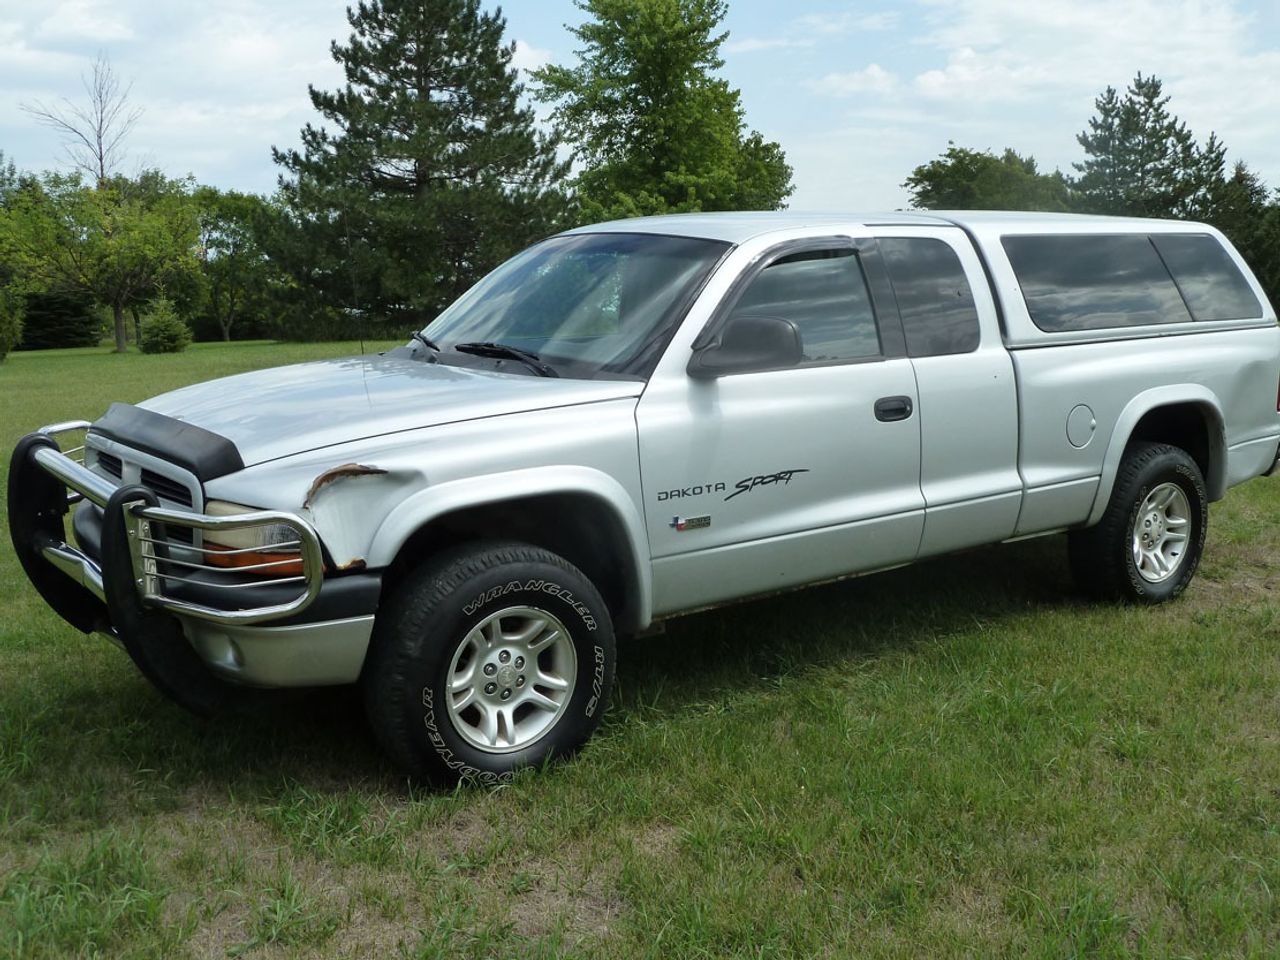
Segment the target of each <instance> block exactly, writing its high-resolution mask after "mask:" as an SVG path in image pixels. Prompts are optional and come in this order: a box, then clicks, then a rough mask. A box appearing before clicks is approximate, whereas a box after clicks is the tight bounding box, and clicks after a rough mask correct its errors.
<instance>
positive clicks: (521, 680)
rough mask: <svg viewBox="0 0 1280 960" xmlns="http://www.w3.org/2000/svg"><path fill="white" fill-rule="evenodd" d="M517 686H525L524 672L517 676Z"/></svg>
mask: <svg viewBox="0 0 1280 960" xmlns="http://www.w3.org/2000/svg"><path fill="white" fill-rule="evenodd" d="M516 686H517V687H523V686H524V674H523V673H522V674H520V676H518V677H516Z"/></svg>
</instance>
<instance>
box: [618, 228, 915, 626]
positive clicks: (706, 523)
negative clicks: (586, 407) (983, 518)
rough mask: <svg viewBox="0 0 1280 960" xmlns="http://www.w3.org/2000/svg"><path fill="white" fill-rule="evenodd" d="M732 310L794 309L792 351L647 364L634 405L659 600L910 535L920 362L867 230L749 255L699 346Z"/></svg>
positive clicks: (785, 572) (708, 591)
mask: <svg viewBox="0 0 1280 960" xmlns="http://www.w3.org/2000/svg"><path fill="white" fill-rule="evenodd" d="M741 316H756V317H761V316H768V317H779V318H782V319H785V320H788V321H790V322H791V323H793V324H794V325H795V327H796V329H797V330H798V332H799V334H800V339H801V345H802V354H803V359H802V360H801V361H800V363H799V364H798V365H794V366H790V367H786V368H781V369H779V368H774V369H770V368H769V366H768V365H767V364H764V365H762V369H759V370H754V371H752V372H743V373H736V374H732V375H725V376H719V377H717V378H715V379H696V378H694V377H691V376H688V375H687V374H685V375H684V376H674V375H673V376H665V377H656V378H655V379H653V380H651V381H650V385H649V388H648V389H647V390H646V391H645V394H644V396H643V397H642V398H641V400H640V403H639V405H638V407H637V411H636V417H637V426H638V434H639V449H640V468H641V478H642V484H643V489H644V497H645V514H646V523H647V526H648V534H649V543H650V547H651V551H652V555H653V568H654V612H655V614H656V615H663V614H667V613H674V612H677V611H681V610H687V609H692V608H696V607H700V606H705V605H708V604H712V603H717V602H720V601H724V600H730V599H733V598H736V597H742V596H748V595H751V594H757V593H764V592H768V591H772V590H778V589H783V588H786V587H791V586H795V585H799V584H804V583H810V582H814V581H818V580H823V579H828V578H833V577H838V576H842V575H845V574H849V573H854V572H860V571H866V570H873V569H877V568H882V567H887V566H893V565H896V564H901V563H905V562H909V561H910V560H912V559H914V558H915V556H916V554H917V552H918V549H919V545H920V537H921V533H922V530H923V525H924V498H923V496H922V494H921V491H920V422H919V417H918V415H917V414H916V406H917V395H916V382H915V375H914V373H913V371H912V367H911V361H910V360H909V359H907V357H906V355H905V353H906V351H905V346H904V339H903V335H902V329H901V324H900V321H899V319H898V315H897V307H896V303H895V302H894V300H893V293H892V288H891V287H890V286H889V283H888V280H887V277H886V275H885V272H884V268H883V265H882V263H881V262H880V260H879V256H878V254H877V252H876V249H875V245H874V241H853V240H850V239H849V238H846V237H830V238H819V239H809V240H804V241H798V242H796V241H793V242H790V243H786V244H782V245H780V246H778V247H777V248H774V249H773V250H771V251H769V252H768V253H767V254H766V255H765V256H763V257H760V258H757V259H756V261H755V262H754V263H753V265H752V266H750V267H748V268H747V270H746V272H745V273H744V274H743V276H742V277H740V278H739V279H738V280H737V281H736V282H735V283H734V285H733V286H732V287H730V288H729V291H728V293H727V294H726V296H725V298H724V301H723V303H722V304H721V306H720V307H719V309H718V310H717V312H716V313H715V314H713V315H712V319H711V320H710V322H709V324H708V328H707V330H706V331H704V332H703V334H702V335H701V336H700V337H699V339H698V341H697V342H695V348H697V347H698V346H699V345H701V344H704V343H709V342H714V341H715V339H716V333H717V330H719V329H722V328H723V325H725V324H728V323H732V321H733V319H734V318H735V317H741Z"/></svg>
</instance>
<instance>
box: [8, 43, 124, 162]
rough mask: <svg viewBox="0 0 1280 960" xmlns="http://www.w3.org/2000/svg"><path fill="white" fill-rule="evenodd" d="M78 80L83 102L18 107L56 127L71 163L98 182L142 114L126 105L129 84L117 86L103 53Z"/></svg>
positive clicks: (116, 160) (38, 121)
mask: <svg viewBox="0 0 1280 960" xmlns="http://www.w3.org/2000/svg"><path fill="white" fill-rule="evenodd" d="M80 80H81V83H82V84H83V85H84V92H85V95H86V102H85V103H83V104H77V103H73V102H72V101H70V100H68V99H67V98H66V97H63V98H62V103H61V105H55V106H47V105H45V104H44V103H42V102H40V101H39V100H37V101H34V102H32V103H24V104H22V109H23V111H24V112H25V113H27V114H28V115H30V116H31V117H33V118H34V119H35V120H36V122H37V123H40V124H42V125H43V126H46V127H49V128H51V129H53V130H56V131H57V132H58V133H59V134H60V135H61V136H62V138H63V140H64V141H65V142H64V144H63V149H64V150H65V151H66V154H67V159H68V160H69V161H70V162H71V164H72V166H73V167H75V169H77V170H82V171H84V172H85V173H87V174H88V175H89V176H91V177H93V178H94V179H95V180H96V181H97V183H98V184H99V185H101V184H102V183H103V182H105V181H106V179H107V177H109V176H110V175H111V174H112V173H114V172H115V170H116V167H117V166H118V164H119V161H120V156H121V153H122V152H123V149H124V141H125V138H126V137H127V136H128V135H129V132H130V131H131V130H132V129H133V127H134V125H135V124H136V123H137V122H138V120H139V118H140V117H141V116H142V108H141V107H132V106H130V105H129V92H130V91H131V90H132V89H133V84H132V83H130V84H129V85H128V86H126V87H124V88H123V89H121V87H120V80H119V79H118V78H117V77H116V74H115V71H114V70H113V69H112V68H111V63H110V61H108V60H107V57H106V54H104V53H100V54H98V59H97V60H95V61H94V62H93V72H92V74H91V75H89V76H82V77H81V78H80Z"/></svg>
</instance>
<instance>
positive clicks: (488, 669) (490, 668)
mask: <svg viewBox="0 0 1280 960" xmlns="http://www.w3.org/2000/svg"><path fill="white" fill-rule="evenodd" d="M497 672H498V668H497V667H495V666H494V665H493V664H492V663H486V664H485V665H484V675H485V676H486V677H492V676H493V675H494V674H495V673H497Z"/></svg>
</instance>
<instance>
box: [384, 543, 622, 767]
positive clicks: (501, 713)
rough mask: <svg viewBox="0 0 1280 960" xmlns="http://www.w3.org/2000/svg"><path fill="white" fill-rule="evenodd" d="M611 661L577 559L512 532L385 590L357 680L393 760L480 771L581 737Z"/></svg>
mask: <svg viewBox="0 0 1280 960" xmlns="http://www.w3.org/2000/svg"><path fill="white" fill-rule="evenodd" d="M613 665H614V639H613V626H612V622H611V621H610V618H609V612H608V610H607V609H606V608H605V605H604V602H603V601H602V600H601V598H600V595H599V593H598V592H597V591H596V589H595V587H594V586H593V585H592V584H591V582H590V581H589V580H588V579H587V578H586V577H585V576H584V575H583V574H582V573H581V572H580V571H579V570H577V569H576V568H575V567H573V566H572V565H571V564H570V563H568V562H567V561H566V560H564V559H563V558H561V557H558V556H556V555H555V554H553V553H549V552H548V551H545V550H541V549H539V548H536V547H532V546H528V545H524V544H489V545H472V546H470V547H468V548H465V549H462V550H459V551H455V552H454V553H452V554H450V555H448V556H443V557H440V558H438V559H436V560H434V561H431V562H428V563H427V564H424V565H423V566H422V567H420V568H419V569H418V570H417V571H415V572H414V573H412V574H410V575H409V576H407V577H406V578H405V580H404V581H403V582H402V583H401V584H400V585H399V586H398V587H397V588H396V589H395V591H394V593H393V594H392V596H391V597H390V598H389V600H388V601H387V603H386V604H385V605H384V607H383V609H382V610H381V611H380V612H379V613H378V619H377V624H376V627H375V630H374V641H373V646H372V649H371V650H370V654H369V661H368V663H367V664H366V667H365V672H364V676H363V678H362V680H361V682H362V684H363V687H364V697H365V705H366V709H367V711H368V714H369V718H370V720H371V722H372V725H373V728H374V732H375V734H376V736H377V737H378V739H379V741H380V742H381V743H382V745H383V747H384V748H385V749H386V750H387V752H388V753H389V754H390V755H391V756H392V757H393V758H394V759H395V760H396V761H397V762H398V763H399V764H400V765H401V766H402V767H403V768H404V769H405V770H406V772H408V773H409V774H410V775H412V776H413V777H415V778H417V779H423V780H431V781H436V782H450V781H456V780H475V781H479V782H482V783H494V782H498V781H500V780H502V779H505V778H507V777H509V776H510V774H511V773H512V772H513V771H514V770H516V769H518V768H519V767H523V766H529V765H532V764H539V763H542V762H543V761H545V760H547V759H550V758H552V757H563V756H566V755H568V754H570V753H572V752H574V751H575V750H577V749H578V748H579V747H580V746H581V745H582V744H583V743H585V742H586V740H587V739H588V738H589V737H590V736H591V734H592V733H593V732H594V731H595V728H596V727H597V726H598V725H599V722H600V717H601V714H602V713H603V712H604V709H605V706H606V704H607V702H608V697H609V690H610V687H611V686H612V682H613Z"/></svg>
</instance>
